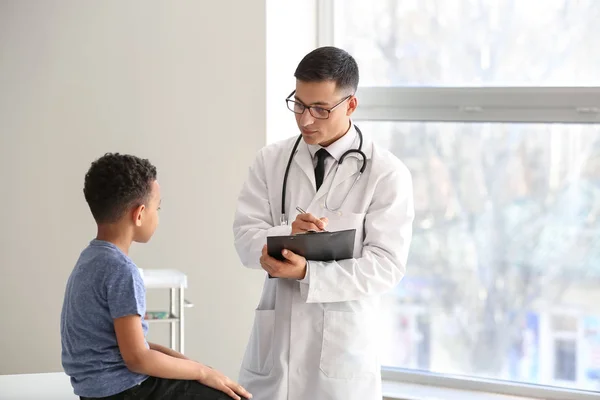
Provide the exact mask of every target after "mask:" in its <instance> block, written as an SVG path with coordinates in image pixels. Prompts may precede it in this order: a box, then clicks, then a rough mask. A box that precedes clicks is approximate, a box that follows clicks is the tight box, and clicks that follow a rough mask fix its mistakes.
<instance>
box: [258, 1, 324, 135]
mask: <svg viewBox="0 0 600 400" xmlns="http://www.w3.org/2000/svg"><path fill="white" fill-rule="evenodd" d="M316 46H317V0H302V1H298V0H267V141H268V142H273V141H277V140H280V139H285V138H288V137H290V136H295V135H298V134H299V132H298V127H297V125H296V120H295V118H294V114H293V113H292V112H291V111H290V110H288V108H287V106H286V104H285V98H286V96H288V95H289V94H290V93H291V92H292V90H294V89H295V88H296V78H294V71H295V70H296V67H297V66H298V63H299V62H300V60H302V57H304V56H305V55H306V54H307V53H308V52H310V51H311V50H313V49H314V48H315V47H316Z"/></svg>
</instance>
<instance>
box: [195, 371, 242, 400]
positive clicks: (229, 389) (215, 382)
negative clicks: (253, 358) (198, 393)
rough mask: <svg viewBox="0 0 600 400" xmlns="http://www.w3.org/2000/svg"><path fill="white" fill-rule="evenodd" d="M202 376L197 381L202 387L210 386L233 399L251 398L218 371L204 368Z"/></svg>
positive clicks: (239, 386) (240, 387)
mask: <svg viewBox="0 0 600 400" xmlns="http://www.w3.org/2000/svg"><path fill="white" fill-rule="evenodd" d="M202 375H203V376H202V379H199V380H198V382H200V383H202V384H203V385H206V386H210V387H211V388H213V389H217V390H220V391H221V392H223V393H225V394H227V395H229V396H230V397H231V398H233V399H236V400H241V398H240V396H244V398H245V399H251V398H252V395H251V394H250V393H249V392H248V391H247V390H246V389H244V388H243V387H242V386H241V385H239V384H237V383H235V382H233V381H232V380H231V379H229V378H228V377H226V376H225V375H223V374H222V373H220V372H219V371H216V370H214V369H212V368H210V367H206V366H205V368H204V371H203V374H202ZM238 395H239V396H238Z"/></svg>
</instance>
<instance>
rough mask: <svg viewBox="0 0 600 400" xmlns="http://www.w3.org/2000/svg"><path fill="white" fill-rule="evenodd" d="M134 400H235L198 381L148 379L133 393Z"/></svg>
mask: <svg viewBox="0 0 600 400" xmlns="http://www.w3.org/2000/svg"><path fill="white" fill-rule="evenodd" d="M129 398H131V399H132V400H138V399H139V400H153V399H161V400H177V399H179V400H233V399H232V398H231V397H229V396H228V395H227V394H225V393H223V392H221V391H219V390H216V389H213V388H211V387H209V386H206V385H203V384H201V383H200V382H198V381H186V380H178V379H163V378H153V377H151V378H148V379H147V380H146V381H145V382H144V383H142V384H141V385H140V386H139V387H138V388H136V390H134V391H132V393H131V397H129Z"/></svg>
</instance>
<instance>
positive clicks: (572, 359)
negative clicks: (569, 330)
mask: <svg viewBox="0 0 600 400" xmlns="http://www.w3.org/2000/svg"><path fill="white" fill-rule="evenodd" d="M554 360H555V362H554V377H555V379H560V380H563V381H575V379H576V377H577V346H576V343H575V341H573V340H557V341H555V342H554Z"/></svg>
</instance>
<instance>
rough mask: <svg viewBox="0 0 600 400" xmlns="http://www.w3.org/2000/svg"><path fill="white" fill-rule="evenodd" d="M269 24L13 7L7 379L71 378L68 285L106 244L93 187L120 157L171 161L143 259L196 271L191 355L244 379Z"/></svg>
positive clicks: (2, 177)
mask: <svg viewBox="0 0 600 400" xmlns="http://www.w3.org/2000/svg"><path fill="white" fill-rule="evenodd" d="M265 14H266V12H265V1H258V0H253V1H242V0H240V1H236V2H231V1H227V2H225V1H223V2H221V1H218V2H217V1H210V2H209V1H187V2H160V3H159V2H150V1H131V0H129V1H119V0H105V1H85V2H82V1H77V0H72V1H67V0H63V1H59V0H44V1H24V0H2V2H0V190H1V196H0V224H1V225H0V306H1V310H2V312H1V316H0V374H8V373H29V372H41V371H60V370H61V365H60V337H59V314H60V309H61V304H62V298H63V291H64V285H65V281H66V279H67V276H68V274H69V273H70V271H71V269H72V267H73V264H74V262H75V260H76V258H77V256H78V254H79V251H80V250H81V249H82V248H83V247H84V246H85V245H86V244H87V242H88V241H89V240H90V239H92V238H93V235H94V234H95V227H94V225H93V221H92V219H91V216H90V215H89V212H88V209H87V205H86V204H85V201H84V198H83V194H82V185H83V177H84V174H85V171H86V169H87V168H88V166H89V163H90V162H91V161H92V160H93V159H94V158H96V157H99V156H100V155H102V154H103V153H104V152H107V151H119V152H129V153H134V154H136V155H138V156H143V157H148V158H150V159H151V161H153V162H154V163H155V165H157V167H158V171H159V180H160V183H161V185H162V191H163V197H164V198H163V206H162V211H161V224H160V226H159V229H158V231H157V234H156V236H155V237H154V239H153V240H152V241H151V242H150V244H148V245H143V246H142V245H135V246H134V248H133V251H132V257H133V258H134V260H135V261H136V262H137V263H138V265H139V266H140V267H143V268H177V269H181V270H183V271H184V272H186V273H187V274H189V282H190V285H191V288H190V290H189V291H188V295H187V297H188V299H189V300H191V301H192V302H194V303H195V304H196V307H195V308H192V309H189V310H188V314H187V315H188V318H187V329H186V336H187V343H186V350H187V351H186V352H187V354H188V355H190V356H191V357H193V358H196V359H198V360H200V361H202V362H206V363H209V364H210V365H212V366H214V367H216V368H219V369H221V370H223V371H224V372H225V373H226V374H229V375H232V376H237V371H238V365H239V362H240V360H241V356H242V352H243V349H244V346H245V344H246V340H247V336H248V333H249V329H250V324H251V318H252V316H253V312H252V311H253V309H254V307H255V305H256V301H257V300H258V297H259V294H260V288H261V285H262V281H263V277H264V275H263V274H261V273H260V272H257V271H248V270H245V269H243V268H242V267H240V265H239V262H238V259H237V256H236V254H235V252H234V249H233V245H232V233H231V222H232V216H233V211H234V204H235V200H236V196H237V192H238V189H239V187H240V185H241V184H242V181H243V179H244V177H245V175H246V171H247V166H248V164H249V163H250V162H251V160H252V159H253V157H254V153H255V151H257V150H258V148H259V147H260V146H262V145H263V144H264V143H265V140H266V139H265V137H266V135H265V127H266V119H265V102H266V92H265V85H266V83H265V68H266V67H265V60H266V49H265V46H266V43H265V18H266V17H265ZM292 72H293V71H292ZM286 90H287V89H286ZM232 160H235V162H232ZM221 185H222V186H221ZM219 186H221V187H219ZM161 300H165V301H166V300H167V294H166V293H165V294H162V293H161V294H160V295H152V294H150V299H149V303H150V304H151V305H152V304H160V303H159V301H161ZM162 304H164V303H162ZM154 327H155V326H154V325H152V326H151V329H154ZM155 336H156V334H155ZM151 337H152V334H151Z"/></svg>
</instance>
